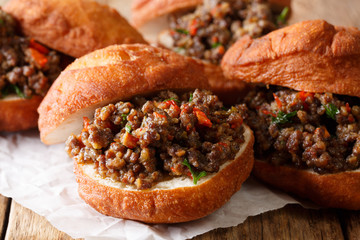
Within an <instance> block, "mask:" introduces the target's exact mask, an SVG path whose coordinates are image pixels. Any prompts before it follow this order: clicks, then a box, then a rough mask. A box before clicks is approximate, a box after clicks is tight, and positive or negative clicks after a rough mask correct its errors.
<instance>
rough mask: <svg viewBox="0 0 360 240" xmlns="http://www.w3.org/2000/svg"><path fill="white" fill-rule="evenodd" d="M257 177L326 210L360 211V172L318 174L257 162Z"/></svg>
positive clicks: (255, 172) (254, 171) (255, 168)
mask: <svg viewBox="0 0 360 240" xmlns="http://www.w3.org/2000/svg"><path fill="white" fill-rule="evenodd" d="M253 174H254V176H256V177H257V178H259V179H260V180H262V181H263V182H265V183H268V184H270V185H272V186H275V187H277V188H279V189H281V190H284V191H286V192H289V193H293V194H296V195H298V196H300V197H303V198H307V199H310V200H312V201H313V202H315V203H317V204H319V205H320V206H322V207H332V208H344V209H351V210H359V209H360V172H359V171H345V172H340V173H332V174H323V175H321V174H317V173H315V172H313V171H310V170H308V171H307V170H300V169H296V168H293V167H289V166H275V165H272V164H270V163H267V162H265V161H260V160H255V164H254V169H253Z"/></svg>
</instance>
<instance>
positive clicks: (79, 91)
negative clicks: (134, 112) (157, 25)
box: [38, 44, 209, 144]
mask: <svg viewBox="0 0 360 240" xmlns="http://www.w3.org/2000/svg"><path fill="white" fill-rule="evenodd" d="M193 88H201V89H208V88H209V85H208V83H207V80H206V78H205V76H203V68H202V65H201V64H200V63H197V62H196V61H195V60H192V59H188V58H184V57H183V56H181V55H178V54H176V53H174V52H171V51H167V50H162V49H158V48H154V47H151V46H147V45H142V44H139V45H136V44H135V45H119V46H117V45H115V46H110V47H108V48H106V49H104V50H101V51H95V52H92V53H90V54H88V55H85V56H84V57H82V58H79V59H77V60H75V61H74V62H73V63H72V64H71V65H69V66H68V67H67V68H66V69H65V70H64V71H63V72H62V73H61V74H60V76H59V77H58V79H57V80H56V81H55V83H54V84H53V85H52V87H51V89H50V90H49V92H48V94H47V95H46V97H45V98H44V100H43V102H42V103H41V105H40V107H39V109H38V112H39V114H40V118H39V129H40V137H41V140H42V141H43V142H44V143H46V144H54V143H59V142H64V141H65V140H66V139H67V137H68V136H69V135H70V134H71V133H79V132H80V131H81V128H82V122H81V121H80V122H74V119H77V118H82V117H83V116H86V117H90V116H91V115H92V114H93V112H94V110H95V109H96V108H97V107H99V106H101V105H106V104H108V103H110V102H115V101H118V100H120V99H129V98H131V97H132V96H134V95H135V94H146V93H149V92H154V91H160V90H163V89H193ZM69 89H71V90H72V91H69Z"/></svg>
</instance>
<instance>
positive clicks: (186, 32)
mask: <svg viewBox="0 0 360 240" xmlns="http://www.w3.org/2000/svg"><path fill="white" fill-rule="evenodd" d="M175 32H178V33H181V34H186V35H188V34H189V31H188V30H186V29H182V28H176V29H175Z"/></svg>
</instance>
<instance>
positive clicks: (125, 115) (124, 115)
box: [121, 113, 129, 121]
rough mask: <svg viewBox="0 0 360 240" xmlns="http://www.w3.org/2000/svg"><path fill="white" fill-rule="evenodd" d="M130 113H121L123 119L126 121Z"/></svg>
mask: <svg viewBox="0 0 360 240" xmlns="http://www.w3.org/2000/svg"><path fill="white" fill-rule="evenodd" d="M128 115H129V114H126V113H123V114H121V118H122V120H123V121H126V118H127V116H128Z"/></svg>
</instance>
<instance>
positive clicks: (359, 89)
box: [222, 20, 360, 209]
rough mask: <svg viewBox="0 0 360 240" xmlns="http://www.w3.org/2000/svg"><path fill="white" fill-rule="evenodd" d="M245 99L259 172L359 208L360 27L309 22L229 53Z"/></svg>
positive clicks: (322, 200) (227, 67)
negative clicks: (248, 87) (248, 86)
mask: <svg viewBox="0 0 360 240" xmlns="http://www.w3.org/2000/svg"><path fill="white" fill-rule="evenodd" d="M222 68H223V70H224V73H225V75H226V76H227V77H229V79H234V80H241V81H247V82H251V83H255V84H258V85H257V86H256V88H255V89H254V90H253V91H251V92H250V93H249V94H248V96H247V97H245V103H246V104H247V108H248V116H247V117H246V122H247V123H248V124H249V126H250V127H251V128H252V129H253V131H254V135H255V139H256V143H255V158H256V159H257V160H256V161H255V165H254V171H253V173H254V175H255V176H256V177H258V178H260V179H261V180H263V181H265V182H267V183H269V184H271V185H273V186H276V187H278V188H281V189H283V190H286V191H288V192H292V193H295V194H297V195H299V196H301V197H306V198H309V199H311V200H313V201H314V202H316V203H318V204H320V205H321V206H327V207H336V208H347V209H360V172H359V167H360V99H359V97H360V31H359V30H358V29H356V28H353V27H337V26H333V25H331V24H329V23H327V22H325V21H323V20H313V21H305V22H301V23H298V24H294V25H292V26H289V27H286V28H283V29H280V30H277V31H274V32H272V33H270V34H268V35H266V36H264V37H262V38H259V39H257V40H252V39H251V38H250V37H244V38H242V39H240V40H239V41H238V42H237V43H236V44H235V45H234V46H233V47H232V48H230V49H229V51H228V52H227V53H226V55H225V57H224V59H223V61H222Z"/></svg>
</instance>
